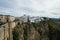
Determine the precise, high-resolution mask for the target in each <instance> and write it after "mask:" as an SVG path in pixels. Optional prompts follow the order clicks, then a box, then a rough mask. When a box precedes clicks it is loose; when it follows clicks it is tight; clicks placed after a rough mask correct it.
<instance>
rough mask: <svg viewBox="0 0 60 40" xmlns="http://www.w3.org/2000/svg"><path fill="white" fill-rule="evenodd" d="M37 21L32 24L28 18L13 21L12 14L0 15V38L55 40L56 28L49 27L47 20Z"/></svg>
mask: <svg viewBox="0 0 60 40" xmlns="http://www.w3.org/2000/svg"><path fill="white" fill-rule="evenodd" d="M27 19H28V18H27ZM38 23H39V22H38ZM38 23H37V24H35V26H34V25H33V24H32V23H31V22H30V21H29V19H28V21H27V22H23V19H18V20H17V21H15V20H14V17H13V16H9V15H0V40H57V31H56V30H55V31H54V30H53V29H52V28H49V25H48V23H47V22H45V23H40V24H38ZM50 30H51V31H52V32H50Z"/></svg>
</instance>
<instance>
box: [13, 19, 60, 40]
mask: <svg viewBox="0 0 60 40" xmlns="http://www.w3.org/2000/svg"><path fill="white" fill-rule="evenodd" d="M31 24H32V25H33V27H34V28H35V29H36V30H37V28H39V27H45V24H46V25H48V28H49V38H50V40H52V39H53V36H56V39H57V40H60V23H59V22H54V21H52V20H51V19H50V20H44V21H41V22H38V23H31ZM16 28H17V29H19V26H18V25H17V26H16ZM23 30H24V40H27V27H25V28H24V29H23ZM37 31H38V30H37ZM13 39H14V40H19V33H18V32H17V31H16V30H14V31H13Z"/></svg>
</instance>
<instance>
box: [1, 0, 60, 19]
mask: <svg viewBox="0 0 60 40" xmlns="http://www.w3.org/2000/svg"><path fill="white" fill-rule="evenodd" d="M0 14H7V15H13V16H22V15H23V14H27V15H30V16H45V17H55V18H58V17H60V0H0Z"/></svg>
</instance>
